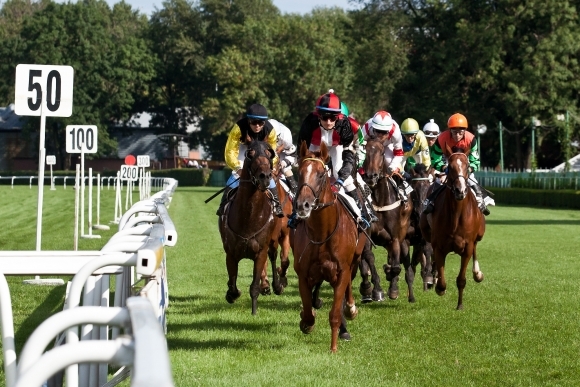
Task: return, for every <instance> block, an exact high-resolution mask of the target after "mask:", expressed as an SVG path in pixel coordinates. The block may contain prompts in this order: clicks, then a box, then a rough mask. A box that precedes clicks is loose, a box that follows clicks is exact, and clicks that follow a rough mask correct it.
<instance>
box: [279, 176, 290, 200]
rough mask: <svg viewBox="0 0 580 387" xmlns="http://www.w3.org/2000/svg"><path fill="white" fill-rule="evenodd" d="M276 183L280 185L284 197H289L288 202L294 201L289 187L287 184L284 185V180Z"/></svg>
mask: <svg viewBox="0 0 580 387" xmlns="http://www.w3.org/2000/svg"><path fill="white" fill-rule="evenodd" d="M278 182H279V183H280V185H281V186H282V189H283V190H284V191H286V195H288V196H289V197H290V201H293V200H294V194H293V193H292V191H291V190H290V187H289V186H288V184H287V183H286V180H284V179H278Z"/></svg>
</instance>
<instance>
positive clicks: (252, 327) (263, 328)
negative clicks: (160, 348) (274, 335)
mask: <svg viewBox="0 0 580 387" xmlns="http://www.w3.org/2000/svg"><path fill="white" fill-rule="evenodd" d="M256 320H257V321H256V323H243V322H232V321H223V320H218V319H213V318H211V319H207V320H204V321H195V322H191V323H169V324H167V331H168V332H179V331H191V330H197V331H236V332H240V331H247V332H267V331H269V330H270V329H272V328H273V327H274V326H275V325H276V324H273V323H264V322H260V321H258V319H256Z"/></svg>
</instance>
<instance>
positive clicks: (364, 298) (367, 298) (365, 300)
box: [360, 295, 373, 304]
mask: <svg viewBox="0 0 580 387" xmlns="http://www.w3.org/2000/svg"><path fill="white" fill-rule="evenodd" d="M360 302H361V303H363V304H368V303H369V302H373V298H372V297H371V296H370V295H368V296H362V297H361V299H360Z"/></svg>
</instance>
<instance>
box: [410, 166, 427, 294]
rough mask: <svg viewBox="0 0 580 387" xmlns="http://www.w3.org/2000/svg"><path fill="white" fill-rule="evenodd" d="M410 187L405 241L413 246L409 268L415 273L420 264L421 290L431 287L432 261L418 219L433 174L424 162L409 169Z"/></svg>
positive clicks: (423, 206) (423, 207)
mask: <svg viewBox="0 0 580 387" xmlns="http://www.w3.org/2000/svg"><path fill="white" fill-rule="evenodd" d="M409 173H410V174H411V187H412V188H413V192H411V194H410V195H409V196H410V198H411V201H412V202H413V212H412V213H411V224H410V225H409V228H408V229H407V237H406V240H407V243H408V244H409V246H412V247H413V254H412V256H411V268H412V269H413V272H415V273H417V265H418V264H420V265H421V277H422V278H423V290H429V289H431V288H432V287H433V273H432V270H433V269H432V261H431V256H432V255H433V248H432V247H431V243H430V242H428V241H426V240H425V238H423V234H422V233H421V228H420V226H419V220H420V219H421V214H422V213H423V210H424V209H425V205H424V202H425V199H426V198H427V192H428V191H429V188H430V187H431V182H432V181H433V176H431V175H430V173H429V170H428V169H427V167H425V165H424V164H416V165H415V166H414V167H413V168H412V169H411V170H410V171H409Z"/></svg>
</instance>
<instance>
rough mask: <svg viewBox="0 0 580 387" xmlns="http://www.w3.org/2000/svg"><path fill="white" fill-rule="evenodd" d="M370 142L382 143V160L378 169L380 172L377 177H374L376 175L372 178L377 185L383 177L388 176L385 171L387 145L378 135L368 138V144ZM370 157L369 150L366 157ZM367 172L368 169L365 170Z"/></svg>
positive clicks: (380, 151)
mask: <svg viewBox="0 0 580 387" xmlns="http://www.w3.org/2000/svg"><path fill="white" fill-rule="evenodd" d="M369 142H372V143H377V144H380V146H381V149H380V150H379V153H380V154H381V161H380V164H379V168H378V170H379V171H380V172H379V174H378V175H377V176H376V178H374V177H373V178H372V181H373V185H376V184H377V183H378V182H379V181H380V180H381V179H383V178H385V177H386V176H387V175H386V174H385V172H384V171H385V157H384V153H385V145H384V144H383V143H382V142H381V141H380V140H379V139H378V138H376V137H371V138H369V140H367V145H368V144H369ZM368 157H369V152H368V151H367V153H366V159H368ZM366 159H365V161H366ZM363 166H364V165H363ZM365 173H366V171H365Z"/></svg>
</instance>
